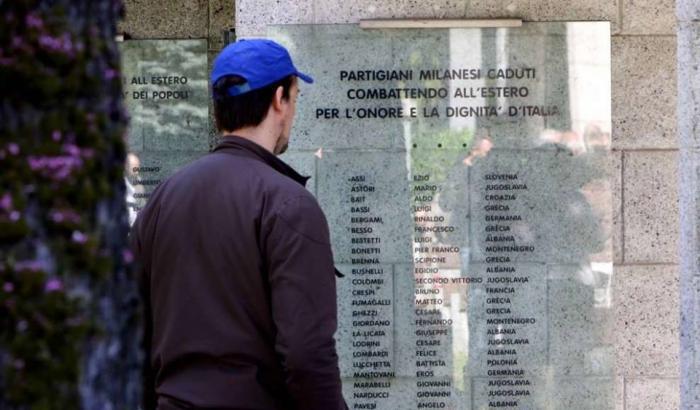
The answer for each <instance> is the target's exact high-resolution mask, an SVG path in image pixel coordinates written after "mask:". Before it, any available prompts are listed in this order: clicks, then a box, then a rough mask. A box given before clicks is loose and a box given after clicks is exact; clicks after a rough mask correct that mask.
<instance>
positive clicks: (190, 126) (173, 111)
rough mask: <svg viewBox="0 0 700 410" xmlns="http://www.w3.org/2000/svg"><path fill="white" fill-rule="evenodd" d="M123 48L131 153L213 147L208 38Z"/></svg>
mask: <svg viewBox="0 0 700 410" xmlns="http://www.w3.org/2000/svg"><path fill="white" fill-rule="evenodd" d="M119 49H120V52H121V53H122V76H123V85H124V100H125V103H126V107H127V111H128V112H129V116H130V118H131V119H130V126H129V134H128V140H129V149H130V151H204V150H208V149H209V136H208V132H209V131H208V127H209V122H208V115H209V108H208V101H209V91H208V76H207V42H206V40H129V41H125V42H123V43H120V44H119Z"/></svg>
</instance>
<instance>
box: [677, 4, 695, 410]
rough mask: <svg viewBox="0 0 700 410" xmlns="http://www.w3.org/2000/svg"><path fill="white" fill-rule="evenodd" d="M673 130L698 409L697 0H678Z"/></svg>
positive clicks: (685, 348) (688, 370)
mask: <svg viewBox="0 0 700 410" xmlns="http://www.w3.org/2000/svg"><path fill="white" fill-rule="evenodd" d="M677 14H678V22H679V23H678V85H679V87H678V126H679V129H678V132H679V143H680V167H679V170H680V186H681V190H680V192H681V195H680V198H681V205H680V206H681V227H682V229H681V306H682V314H681V329H683V331H682V332H681V374H682V375H683V379H682V381H681V403H682V408H683V409H700V393H699V389H698V384H699V381H700V375H699V374H698V370H699V369H700V355H698V352H700V349H698V340H700V339H699V338H698V335H699V333H698V319H700V304H699V302H700V299H699V298H698V296H699V295H698V291H697V289H698V285H699V284H700V283H699V282H700V281H699V279H700V278H698V272H699V271H700V270H699V269H698V268H699V266H698V263H699V261H698V257H697V255H698V250H700V242H699V239H700V237H699V236H698V226H699V225H698V209H700V208H698V170H699V168H698V164H700V156H698V153H699V150H698V149H699V148H700V127H699V126H698V125H700V124H699V121H700V95H698V90H700V70H698V64H699V63H700V52H699V51H698V50H700V21H699V20H700V3H698V2H697V1H694V0H678V2H677Z"/></svg>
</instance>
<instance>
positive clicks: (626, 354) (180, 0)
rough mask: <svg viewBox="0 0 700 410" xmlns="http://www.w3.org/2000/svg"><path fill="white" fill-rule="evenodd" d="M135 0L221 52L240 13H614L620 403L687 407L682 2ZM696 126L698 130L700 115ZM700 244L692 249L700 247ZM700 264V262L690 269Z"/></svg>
mask: <svg viewBox="0 0 700 410" xmlns="http://www.w3.org/2000/svg"><path fill="white" fill-rule="evenodd" d="M687 3H688V5H687V6H686V7H685V8H679V14H681V17H682V20H683V22H682V23H681V27H682V28H683V29H682V30H681V31H680V33H681V35H682V36H683V37H682V38H683V39H684V40H685V41H686V43H688V44H695V45H696V49H697V48H698V46H697V45H698V41H699V40H698V38H699V37H700V34H698V33H700V26H698V22H697V21H695V22H691V20H692V19H693V18H694V19H696V20H697V18H698V14H699V11H698V7H697V5H696V6H695V7H692V3H694V2H693V1H691V0H688V1H687ZM126 6H127V16H126V21H125V22H124V23H123V24H122V25H121V28H122V30H123V31H125V32H126V33H128V34H129V35H131V37H132V38H208V39H209V50H210V53H211V54H214V53H215V52H216V50H218V49H219V48H220V47H221V46H222V44H223V41H222V35H221V32H222V30H224V29H227V28H229V27H232V26H234V16H235V27H236V31H237V34H238V36H243V37H250V36H262V35H264V33H265V25H266V24H272V23H274V24H292V23H297V24H311V23H356V22H358V21H359V20H360V19H364V18H408V17H420V18H488V17H493V18H499V17H501V18H502V17H515V18H522V19H524V20H526V21H567V20H606V21H610V22H611V23H612V30H613V37H612V81H613V84H612V90H613V94H612V95H613V101H612V104H613V136H612V138H613V141H612V145H613V151H614V152H613V155H614V157H615V160H616V161H615V162H616V172H615V175H616V180H615V181H614V182H615V184H616V189H615V198H614V200H615V202H614V210H615V229H616V231H615V240H614V245H615V273H614V277H615V280H614V289H613V292H614V303H615V306H616V308H615V316H616V317H615V320H616V330H615V333H616V361H617V383H616V385H617V390H618V395H617V397H618V408H619V409H625V410H633V409H634V410H636V409H658V410H667V409H676V408H678V407H679V401H680V394H679V315H680V314H679V285H678V284H679V258H678V247H679V240H678V238H679V234H680V230H679V201H678V198H679V195H678V189H677V187H678V178H679V172H678V167H677V161H678V158H679V148H682V151H681V153H682V154H683V156H684V157H683V158H684V159H685V160H686V161H692V162H693V163H697V161H698V151H697V149H698V147H699V145H698V144H699V143H698V141H700V139H699V138H698V137H699V136H698V134H697V131H695V134H694V136H692V137H691V136H690V134H689V133H692V129H693V124H690V123H684V124H683V125H682V129H681V131H684V130H685V132H686V134H684V135H686V137H685V138H683V139H682V141H683V144H684V145H679V142H678V139H677V137H676V133H677V128H676V78H677V77H676V53H677V52H676V30H677V27H676V17H675V11H674V4H673V2H672V1H670V0H661V1H659V0H655V1H652V0H617V1H614V0H572V1H563V0H510V1H493V0H472V1H468V0H431V1H424V2H420V1H416V0H374V1H370V0H351V1H349V0H345V1H340V0H294V1H292V0H238V1H237V2H236V4H235V6H234V3H233V1H222V0H167V1H166V2H158V3H156V2H143V1H137V0H127V1H126ZM686 51H687V52H688V53H689V54H688V56H690V57H688V58H691V57H694V58H695V61H696V62H697V58H698V57H697V54H695V55H692V53H690V51H688V50H686ZM696 53H697V52H696ZM696 64H697V63H696ZM688 70H690V69H688ZM695 70H697V66H696V67H695ZM694 73H695V74H692V73H691V72H690V71H688V72H685V74H684V75H685V76H686V77H691V76H693V75H694V76H695V77H694V78H695V81H696V83H697V71H695V72H694ZM686 77H684V76H683V75H681V77H680V78H686ZM697 88H699V87H697V84H696V89H697ZM688 94H690V93H688ZM687 98H692V97H691V96H687ZM697 98H698V97H697V96H696V97H695V100H694V101H695V110H697V109H698V108H697V107H698V100H697ZM681 108H682V107H681ZM696 112H697V111H696ZM695 117H696V118H697V115H696V116H695ZM694 126H695V128H697V124H696V123H695V124H694ZM696 169H697V168H693V170H694V171H693V173H692V175H691V174H688V175H685V177H686V178H688V179H687V180H686V182H687V183H688V184H692V186H696V185H697V184H696V182H695V181H696V180H697V178H698V177H697V174H696V172H695V171H696ZM693 194H694V192H693ZM684 198H685V196H684ZM687 199H688V201H689V202H687V204H685V205H684V206H687V207H690V206H693V207H694V206H695V202H694V201H695V199H694V198H690V197H689V198H687ZM692 209H697V208H692ZM689 224H690V225H689ZM684 226H688V227H689V229H688V232H687V233H686V236H687V237H689V238H690V237H692V238H695V237H696V236H697V233H696V232H695V230H693V229H690V227H691V226H692V227H695V226H697V224H696V223H695V220H694V219H693V220H687V221H684ZM694 240H697V239H694ZM693 243H696V242H693ZM693 246H694V245H692V246H691V248H692V249H690V248H689V249H690V250H694V249H698V247H697V246H694V247H693ZM688 260H690V259H688ZM691 268H692V269H694V271H695V272H697V269H695V265H693V266H692V267H687V268H684V269H685V270H688V269H691ZM693 278H694V277H693ZM693 280H697V279H693ZM694 283H695V282H693V284H694ZM694 288H697V286H695V287H694ZM696 302H697V301H696V299H695V298H693V299H689V298H686V299H685V300H684V303H692V306H694V307H695V309H697V306H698V304H697V303H696ZM693 319H694V316H693V317H686V320H689V321H692V323H694V321H693ZM693 326H694V325H693ZM693 329H694V327H693ZM688 340H689V339H688ZM688 343H689V342H688ZM688 360H690V359H688ZM692 360H693V363H695V361H697V360H698V359H696V358H695V355H693V356H692ZM696 367H697V366H696ZM696 402H697V399H696ZM687 408H690V407H687ZM699 408H700V407H699Z"/></svg>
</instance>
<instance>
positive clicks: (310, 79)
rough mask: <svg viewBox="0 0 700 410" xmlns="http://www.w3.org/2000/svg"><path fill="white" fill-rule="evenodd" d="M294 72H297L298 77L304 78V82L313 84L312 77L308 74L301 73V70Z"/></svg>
mask: <svg viewBox="0 0 700 410" xmlns="http://www.w3.org/2000/svg"><path fill="white" fill-rule="evenodd" d="M296 74H297V77H299V78H301V79H302V80H304V82H305V83H309V84H313V82H314V79H313V78H311V77H310V76H308V75H306V74H304V73H302V72H301V71H297V72H296Z"/></svg>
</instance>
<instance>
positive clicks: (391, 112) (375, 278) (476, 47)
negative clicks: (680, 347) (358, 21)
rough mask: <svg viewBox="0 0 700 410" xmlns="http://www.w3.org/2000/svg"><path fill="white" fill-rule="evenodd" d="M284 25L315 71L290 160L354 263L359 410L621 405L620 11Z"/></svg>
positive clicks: (347, 372) (347, 383)
mask: <svg viewBox="0 0 700 410" xmlns="http://www.w3.org/2000/svg"><path fill="white" fill-rule="evenodd" d="M268 36H269V37H271V38H273V39H276V40H278V41H280V42H281V43H283V44H284V45H285V46H287V47H288V48H289V49H290V51H291V53H292V55H294V56H295V61H296V64H297V66H298V67H299V68H300V69H301V70H302V71H306V72H309V73H310V74H311V75H313V76H314V77H315V79H316V83H315V84H312V85H307V84H304V83H301V90H302V92H301V97H300V100H299V103H298V105H297V107H298V108H297V109H298V112H297V120H296V124H295V127H294V129H293V136H292V144H291V148H292V149H291V151H292V152H291V153H290V154H286V158H285V159H287V160H288V161H289V162H291V163H292V164H293V165H296V166H304V167H305V168H306V169H312V170H313V173H314V176H315V178H314V180H315V181H316V182H315V185H314V186H313V187H312V190H313V191H314V192H315V194H316V196H317V198H318V200H319V202H320V204H321V206H322V207H323V209H324V211H325V212H326V215H327V217H328V221H329V225H330V228H331V236H332V238H331V239H332V242H333V250H334V255H335V259H336V263H337V265H338V268H339V270H341V271H343V272H344V273H345V274H346V277H345V278H343V279H339V280H338V301H339V302H338V308H339V329H338V334H337V341H338V350H339V356H340V367H341V375H342V377H343V384H344V394H345V397H346V399H347V400H348V404H349V406H350V408H351V409H389V408H392V409H407V410H409V409H465V410H472V409H474V410H476V409H563V408H575V409H596V410H598V409H609V408H610V409H611V408H613V407H614V403H615V398H614V397H613V396H614V393H613V392H614V377H613V374H614V368H613V365H614V349H613V340H612V336H613V333H612V329H611V325H612V295H611V292H610V289H611V283H612V282H611V280H612V273H613V272H612V242H611V231H612V208H611V201H612V198H611V195H612V192H611V183H610V177H609V171H610V157H609V149H610V128H611V125H610V98H611V97H610V40H609V39H610V29H609V25H608V24H607V23H526V24H525V25H524V26H523V27H521V28H513V29H451V30H448V29H443V30H426V29H421V30H393V29H392V30H362V29H359V28H358V27H357V26H354V25H333V26H323V25H313V26H311V25H309V26H301V25H300V26H294V25H287V26H271V27H269V28H268ZM309 163H311V164H313V166H310V165H309Z"/></svg>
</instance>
